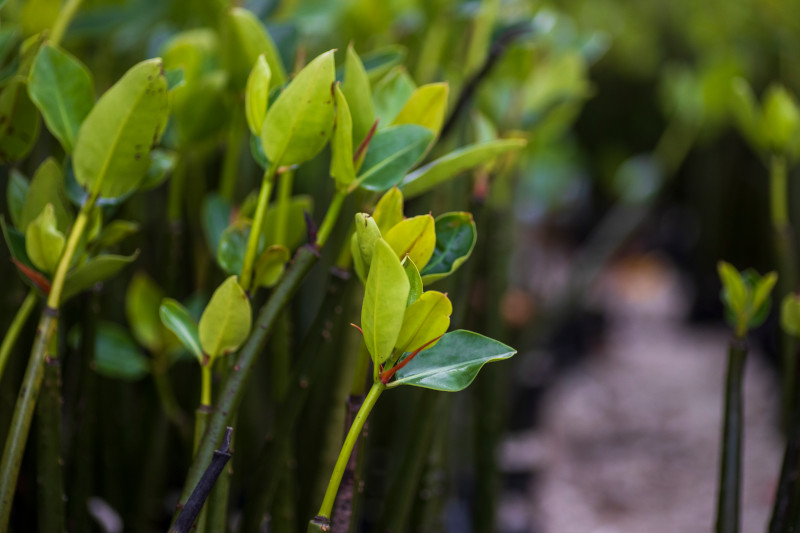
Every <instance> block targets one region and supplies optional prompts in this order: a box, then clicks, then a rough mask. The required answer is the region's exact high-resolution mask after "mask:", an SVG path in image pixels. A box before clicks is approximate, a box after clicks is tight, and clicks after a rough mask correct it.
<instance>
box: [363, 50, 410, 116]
mask: <svg viewBox="0 0 800 533" xmlns="http://www.w3.org/2000/svg"><path fill="white" fill-rule="evenodd" d="M406 55H407V51H406V49H405V47H403V46H401V45H397V44H392V45H388V46H384V47H381V48H377V49H375V50H372V51H371V52H367V53H366V54H364V55H363V56H362V57H361V61H362V64H363V65H364V70H366V71H367V76H368V77H369V82H370V83H375V82H377V81H378V80H380V79H381V78H383V77H384V76H386V74H387V73H388V72H390V71H391V70H392V69H393V68H395V67H397V66H399V65H400V64H402V63H403V61H404V60H405V58H406ZM370 125H371V124H370Z"/></svg>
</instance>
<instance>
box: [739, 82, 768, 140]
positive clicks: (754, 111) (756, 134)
mask: <svg viewBox="0 0 800 533" xmlns="http://www.w3.org/2000/svg"><path fill="white" fill-rule="evenodd" d="M730 108H731V111H732V114H733V118H734V119H735V120H736V124H737V125H738V126H739V130H740V131H741V132H742V135H744V137H745V138H746V139H747V140H748V142H749V143H750V144H751V146H752V147H753V148H754V149H755V150H763V149H764V148H765V144H766V139H765V134H766V132H765V131H764V128H763V126H762V124H763V119H762V116H761V109H760V108H759V106H758V102H757V101H756V97H755V95H754V94H753V89H752V88H751V87H750V84H749V83H747V81H745V80H744V79H742V78H736V79H734V80H733V82H732V83H731V102H730Z"/></svg>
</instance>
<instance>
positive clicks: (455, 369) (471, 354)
mask: <svg viewBox="0 0 800 533" xmlns="http://www.w3.org/2000/svg"><path fill="white" fill-rule="evenodd" d="M515 353H516V350H514V349H513V348H511V347H510V346H506V345H505V344H503V343H501V342H498V341H496V340H493V339H490V338H488V337H484V336H483V335H479V334H477V333H473V332H471V331H465V330H456V331H451V332H450V333H446V334H445V335H444V337H442V338H441V339H440V340H439V341H438V342H437V343H436V345H435V346H433V347H432V348H430V349H427V350H424V351H422V352H420V353H419V354H418V355H417V356H416V357H415V358H414V359H412V360H411V362H409V363H408V364H407V365H406V366H405V367H404V368H401V369H400V370H398V371H397V374H396V375H395V376H396V377H395V380H394V381H393V382H390V383H389V385H388V386H389V387H396V386H399V385H414V386H416V387H424V388H427V389H434V390H440V391H451V392H455V391H460V390H462V389H465V388H466V387H468V386H469V384H470V383H472V381H473V380H474V379H475V376H477V375H478V372H479V371H480V369H481V368H482V367H483V365H485V364H486V363H491V362H493V361H500V360H503V359H508V358H509V357H511V356H512V355H514V354H515Z"/></svg>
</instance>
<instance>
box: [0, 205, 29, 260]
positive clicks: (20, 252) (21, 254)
mask: <svg viewBox="0 0 800 533" xmlns="http://www.w3.org/2000/svg"><path fill="white" fill-rule="evenodd" d="M0 227H2V230H3V238H4V239H5V241H6V246H8V252H9V253H10V254H11V257H13V258H14V259H16V260H17V261H19V262H20V263H22V264H23V265H25V266H26V267H28V268H35V267H34V266H33V263H32V262H31V259H30V258H29V257H28V252H26V251H25V234H24V233H22V232H21V231H19V230H17V229H15V228H12V227H9V226H8V225H7V224H6V220H5V218H4V217H3V216H2V215H0Z"/></svg>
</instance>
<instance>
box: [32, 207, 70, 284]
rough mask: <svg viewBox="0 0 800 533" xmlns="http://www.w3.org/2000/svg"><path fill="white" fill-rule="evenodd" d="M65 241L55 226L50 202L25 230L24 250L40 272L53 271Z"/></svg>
mask: <svg viewBox="0 0 800 533" xmlns="http://www.w3.org/2000/svg"><path fill="white" fill-rule="evenodd" d="M65 241H66V238H65V237H64V234H63V233H61V232H60V231H58V228H57V227H56V216H55V213H54V212H53V205H52V204H47V205H46V206H44V209H43V210H42V212H41V214H39V216H38V217H36V218H35V219H33V220H32V221H31V223H30V224H28V228H27V229H26V230H25V251H26V252H27V253H28V257H30V259H31V262H32V263H33V264H34V266H35V267H36V268H38V269H39V270H41V271H42V272H47V273H53V272H55V270H56V267H58V261H59V259H60V258H61V251H62V250H63V249H64V243H65Z"/></svg>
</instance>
